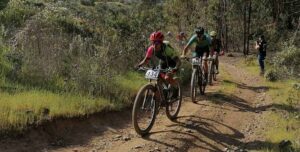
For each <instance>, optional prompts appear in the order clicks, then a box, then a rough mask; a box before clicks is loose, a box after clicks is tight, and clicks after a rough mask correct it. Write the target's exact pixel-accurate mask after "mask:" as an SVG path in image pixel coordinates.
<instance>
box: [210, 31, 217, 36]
mask: <svg viewBox="0 0 300 152" xmlns="http://www.w3.org/2000/svg"><path fill="white" fill-rule="evenodd" d="M209 35H210V36H217V32H216V31H211V32H210V33H209Z"/></svg>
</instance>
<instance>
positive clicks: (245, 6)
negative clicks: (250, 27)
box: [243, 2, 247, 56]
mask: <svg viewBox="0 0 300 152" xmlns="http://www.w3.org/2000/svg"><path fill="white" fill-rule="evenodd" d="M243 15H244V19H243V22H244V29H243V30H244V33H243V38H244V43H243V53H244V55H245V56H246V55H247V52H246V39H247V36H246V35H247V2H244V9H243Z"/></svg>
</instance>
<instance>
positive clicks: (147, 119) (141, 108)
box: [132, 84, 157, 136]
mask: <svg viewBox="0 0 300 152" xmlns="http://www.w3.org/2000/svg"><path fill="white" fill-rule="evenodd" d="M155 90H156V89H155V86H154V85H153V84H147V85H145V86H143V87H142V88H141V89H140V91H139V92H138V94H137V96H136V98H135V101H134V105H133V111H132V124H133V127H134V129H135V131H136V132H137V133H138V134H139V135H141V136H143V135H146V134H148V133H149V131H150V130H151V129H152V127H153V125H154V121H155V116H156V111H157V108H156V99H155V94H156V91H155Z"/></svg>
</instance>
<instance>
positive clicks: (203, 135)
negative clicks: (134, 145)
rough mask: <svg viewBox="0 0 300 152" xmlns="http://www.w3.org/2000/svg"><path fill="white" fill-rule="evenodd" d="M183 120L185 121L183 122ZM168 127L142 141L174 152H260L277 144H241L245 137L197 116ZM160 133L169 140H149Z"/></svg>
mask: <svg viewBox="0 0 300 152" xmlns="http://www.w3.org/2000/svg"><path fill="white" fill-rule="evenodd" d="M183 119H185V121H184V120H183ZM182 120H183V121H182ZM168 127H170V129H169V130H164V131H157V132H152V133H150V134H149V135H148V136H146V137H144V139H145V140H149V141H152V142H155V143H159V144H162V145H165V146H167V147H172V148H174V149H175V150H176V151H188V150H189V149H193V148H199V149H203V150H208V151H212V152H219V151H223V148H225V147H232V146H234V147H240V148H245V149H247V150H260V149H263V148H269V147H276V146H278V144H275V143H271V142H268V141H258V140H256V141H251V142H242V141H241V139H243V138H244V137H245V136H244V134H243V133H241V132H240V131H238V130H237V129H235V128H232V127H231V126H229V125H226V124H224V123H221V122H218V121H215V120H212V119H208V118H203V117H198V116H182V117H179V118H178V121H176V123H175V124H172V125H170V126H168ZM180 128H181V129H180ZM187 129H188V130H191V132H187V131H186V130H187ZM221 129H222V131H221ZM161 133H171V134H170V135H169V136H170V137H169V140H168V139H166V140H158V139H155V138H151V136H152V135H155V134H161ZM174 140H176V141H177V142H181V143H182V144H181V145H180V146H179V145H176V144H172V143H170V141H174Z"/></svg>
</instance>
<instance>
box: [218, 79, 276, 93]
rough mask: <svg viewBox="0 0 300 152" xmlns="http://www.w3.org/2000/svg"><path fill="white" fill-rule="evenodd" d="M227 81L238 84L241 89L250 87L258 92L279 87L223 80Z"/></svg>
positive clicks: (249, 88)
mask: <svg viewBox="0 0 300 152" xmlns="http://www.w3.org/2000/svg"><path fill="white" fill-rule="evenodd" d="M223 81H224V82H226V83H230V84H234V85H236V86H237V87H238V88H240V89H248V90H252V91H254V92H257V93H262V92H266V91H269V90H270V89H278V88H276V87H269V86H255V87H254V86H248V85H247V84H245V83H238V82H234V81H230V80H223Z"/></svg>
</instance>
